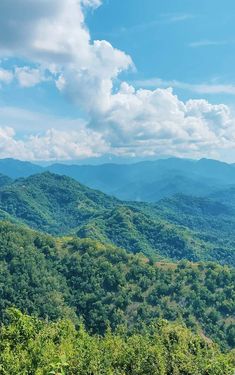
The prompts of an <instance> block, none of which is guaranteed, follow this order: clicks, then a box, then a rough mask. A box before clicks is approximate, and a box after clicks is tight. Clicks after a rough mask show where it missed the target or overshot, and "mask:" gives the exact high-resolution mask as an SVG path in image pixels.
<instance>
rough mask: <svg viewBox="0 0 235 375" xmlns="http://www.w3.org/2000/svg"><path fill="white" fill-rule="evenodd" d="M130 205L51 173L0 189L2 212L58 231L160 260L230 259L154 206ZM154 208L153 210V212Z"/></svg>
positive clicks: (12, 218) (6, 216) (5, 216)
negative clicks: (173, 221) (171, 221)
mask: <svg viewBox="0 0 235 375" xmlns="http://www.w3.org/2000/svg"><path fill="white" fill-rule="evenodd" d="M142 208H143V207H142V206H141V207H137V205H136V207H134V206H133V204H128V206H127V205H126V204H125V203H123V202H121V201H119V200H117V199H116V198H112V197H110V196H107V195H105V194H103V193H101V192H98V191H96V190H92V189H89V188H87V187H85V186H84V185H81V184H79V183H78V182H77V181H75V180H73V179H71V178H69V177H66V176H59V175H55V174H51V173H48V172H46V173H43V174H39V175H34V176H31V177H28V178H26V179H19V180H16V181H15V182H14V183H11V184H10V185H7V186H5V187H2V188H1V189H0V209H1V211H0V217H1V218H2V219H6V220H10V221H13V222H22V223H24V224H27V225H29V226H30V227H32V228H34V229H37V230H40V231H44V232H47V233H51V234H56V235H63V234H64V235H65V234H77V235H78V236H79V237H83V238H93V239H97V240H99V241H100V242H103V243H110V244H114V245H116V246H119V247H122V248H124V249H126V250H128V251H130V252H133V253H138V252H142V253H144V254H146V255H148V256H151V257H153V258H155V259H156V260H157V259H158V260H160V259H173V260H179V259H184V258H185V259H188V260H191V261H200V260H219V261H220V262H222V263H227V264H233V263H232V261H231V258H232V255H231V254H233V250H231V249H230V248H229V247H228V248H224V249H223V251H222V252H223V256H221V254H220V253H221V251H220V252H219V251H217V250H215V249H216V248H217V243H215V242H208V241H207V242H205V241H204V240H203V239H202V238H201V237H200V235H198V234H196V233H195V232H193V231H192V228H189V229H185V228H182V227H180V226H179V225H176V224H182V223H170V220H169V219H168V217H165V218H164V217H163V216H162V215H161V214H158V212H157V211H156V209H155V207H154V209H153V210H152V208H151V209H150V211H149V212H148V210H147V209H145V210H144V211H143V209H142ZM153 213H154V214H153Z"/></svg>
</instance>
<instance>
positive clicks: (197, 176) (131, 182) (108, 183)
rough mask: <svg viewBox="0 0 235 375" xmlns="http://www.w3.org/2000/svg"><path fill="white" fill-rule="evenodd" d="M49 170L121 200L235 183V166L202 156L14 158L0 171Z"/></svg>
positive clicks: (196, 192)
mask: <svg viewBox="0 0 235 375" xmlns="http://www.w3.org/2000/svg"><path fill="white" fill-rule="evenodd" d="M44 171H49V172H52V173H56V174H60V175H66V176H68V177H72V178H74V179H75V180H77V181H79V182H81V183H83V184H85V185H87V186H88V187H90V188H93V189H98V190H101V191H103V192H104V193H106V194H110V195H113V196H115V197H117V198H119V199H122V200H127V201H128V200H132V201H146V202H156V201H158V200H160V199H162V198H165V197H171V196H173V195H175V194H178V193H181V194H186V195H193V196H207V195H210V194H213V193H215V192H216V191H217V190H223V189H225V188H228V187H232V186H235V165H234V164H227V163H224V162H220V161H216V160H210V159H201V160H198V161H197V160H189V159H178V158H169V159H159V160H156V161H144V162H139V163H135V164H102V165H68V164H52V165H50V166H47V167H42V166H39V165H36V164H32V163H29V162H23V161H19V160H14V159H1V160H0V173H2V174H5V175H7V176H9V177H11V178H14V179H15V178H19V177H28V176H30V175H33V174H37V173H42V172H44Z"/></svg>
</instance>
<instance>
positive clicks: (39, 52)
mask: <svg viewBox="0 0 235 375" xmlns="http://www.w3.org/2000/svg"><path fill="white" fill-rule="evenodd" d="M99 5H100V1H99V0H60V1H58V0H37V1H35V0H14V1H13V0H1V1H0V40H1V43H0V56H1V57H9V56H14V57H22V58H24V59H28V60H29V61H30V63H31V64H30V65H32V64H36V66H38V68H35V69H32V68H27V67H24V68H18V70H17V69H16V76H17V77H18V80H19V82H20V84H21V85H22V86H24V87H29V86H32V85H35V84H37V83H39V82H40V81H41V80H42V79H44V78H43V74H42V73H41V72H44V71H45V70H49V71H50V72H51V75H52V77H54V80H55V83H56V86H57V88H58V89H59V90H60V91H61V92H63V93H65V95H67V97H68V98H70V99H71V100H73V102H74V103H76V104H77V105H78V106H80V107H81V108H82V109H83V110H84V109H85V111H86V113H87V116H88V122H87V124H86V125H85V124H84V123H83V124H81V122H77V121H76V120H69V121H66V119H65V120H60V121H58V123H56V125H55V126H54V124H53V123H52V122H53V121H54V120H53V119H49V118H47V121H44V122H43V121H42V120H43V118H42V117H41V116H40V115H38V114H36V115H35V114H30V113H27V111H26V112H24V111H23V112H21V118H18V120H17V116H16V114H17V110H16V111H15V112H13V113H12V114H10V111H9V109H6V108H5V109H4V108H3V109H0V113H1V110H2V113H5V115H4V116H5V117H2V119H0V124H2V128H1V132H0V156H14V157H19V158H24V159H31V160H35V159H69V158H71V159H74V158H80V157H88V156H94V155H100V154H102V153H107V152H109V153H113V154H115V155H132V156H133V155H156V154H158V155H160V154H168V155H169V154H172V155H181V156H202V155H203V156H205V155H207V156H208V155H212V154H214V153H215V152H216V150H219V149H223V148H227V149H228V148H232V147H233V145H234V142H235V121H234V118H233V117H232V115H231V113H230V111H229V108H228V107H227V106H225V105H223V104H220V105H212V104H210V103H209V102H207V101H205V100H190V101H187V102H186V103H184V102H182V101H181V100H179V98H178V97H177V96H176V95H174V94H173V92H172V90H171V89H165V88H164V89H156V90H155V89H154V90H144V89H138V90H136V89H135V88H134V87H132V86H130V85H128V84H127V83H125V82H122V83H121V84H120V85H119V86H118V80H117V78H118V77H119V74H120V73H121V72H123V71H124V70H126V69H128V68H130V67H132V66H133V63H132V60H131V58H130V56H128V55H127V54H126V53H124V52H122V51H120V50H118V49H115V48H114V47H113V46H112V45H111V44H110V43H108V42H107V41H104V40H102V41H100V40H99V41H92V40H91V37H90V34H89V31H88V30H87V28H86V25H85V20H84V14H83V7H85V6H92V7H97V6H99ZM184 19H186V18H185V17H183V18H182V17H181V18H180V19H173V20H172V21H174V22H176V21H181V20H184ZM19 69H20V70H19ZM171 83H173V84H172V86H175V87H177V85H178V87H179V86H181V87H183V86H184V87H185V88H187V89H190V88H191V89H194V90H198V92H200V93H203V92H205V91H207V92H208V90H212V91H213V90H214V91H216V92H221V91H223V92H225V91H229V92H230V93H234V87H233V86H222V85H214V86H213V87H212V86H210V87H208V85H196V86H195V85H193V86H194V87H192V85H188V84H185V83H182V82H177V81H173V82H171ZM4 111H5V112H4ZM7 113H8V117H7ZM24 116H25V119H24V120H23V118H24ZM30 116H31V117H30ZM35 116H36V125H35V121H34V119H35ZM3 118H4V123H3ZM45 120H46V119H45ZM40 124H41V125H40ZM42 124H46V125H42ZM6 126H7V127H6ZM30 126H32V128H30ZM40 126H46V129H44V130H43V131H42V130H41V131H39V130H40ZM59 127H60V129H59ZM13 128H14V129H17V128H18V129H19V131H20V132H24V133H27V134H26V136H25V138H23V137H22V136H21V139H19V138H18V137H17V135H16V134H14V132H13ZM33 129H34V132H33ZM36 129H37V131H36ZM30 132H32V133H33V134H31V135H30Z"/></svg>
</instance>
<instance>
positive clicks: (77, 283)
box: [0, 222, 235, 348]
mask: <svg viewBox="0 0 235 375" xmlns="http://www.w3.org/2000/svg"><path fill="white" fill-rule="evenodd" d="M0 269H1V272H0V285H1V289H0V296H1V298H0V322H3V321H4V319H5V315H4V314H5V309H6V308H8V307H10V306H14V307H17V308H18V309H20V310H21V311H23V312H25V313H30V314H32V315H36V316H38V317H40V318H46V319H47V320H48V319H49V320H57V319H60V318H70V319H72V320H73V321H74V322H75V323H78V320H79V319H80V318H81V317H82V318H83V322H84V324H85V326H86V328H87V329H88V330H89V331H90V332H93V333H97V332H98V333H101V334H103V333H104V332H105V330H106V328H107V327H108V326H109V327H110V328H111V330H115V328H116V327H117V326H119V325H120V324H121V325H125V326H126V327H127V328H128V330H129V332H131V331H132V330H133V329H135V328H138V329H139V330H140V329H141V327H143V328H144V327H145V326H146V325H148V326H151V323H154V322H155V321H156V320H157V319H159V318H161V319H162V318H163V319H167V320H169V321H176V320H177V321H184V323H185V324H186V325H187V326H188V327H190V328H191V329H193V330H194V331H196V332H198V333H200V334H201V335H203V337H205V336H206V337H209V338H211V339H213V340H215V341H216V342H218V343H219V345H220V346H221V347H223V348H229V347H233V346H234V344H235V342H234V335H233V333H234V317H233V311H234V298H233V297H234V292H235V291H234V286H235V272H234V268H230V267H227V266H219V265H216V264H214V263H208V264H204V263H199V264H194V263H190V262H185V261H184V262H180V263H178V264H177V263H174V264H172V263H163V262H161V263H156V264H154V263H151V262H150V263H149V262H148V259H146V258H145V257H143V256H140V255H138V256H136V255H131V254H128V253H127V252H125V251H124V250H121V249H119V248H117V247H114V246H112V245H107V244H102V243H100V242H97V241H92V240H89V239H79V238H72V237H69V238H68V237H66V238H63V237H60V238H53V237H51V236H49V235H45V234H42V233H39V232H37V231H33V230H30V229H27V228H23V227H21V226H19V225H13V224H9V223H4V222H0ZM25 328H26V326H23V327H22V335H23V332H24V329H25ZM22 335H21V336H22ZM22 337H24V336H22ZM1 343H2V340H1ZM1 343H0V345H1Z"/></svg>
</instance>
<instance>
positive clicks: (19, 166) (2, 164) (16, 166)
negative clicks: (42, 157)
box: [0, 158, 43, 179]
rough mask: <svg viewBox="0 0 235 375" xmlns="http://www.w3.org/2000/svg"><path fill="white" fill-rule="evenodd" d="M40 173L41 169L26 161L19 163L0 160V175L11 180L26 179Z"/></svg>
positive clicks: (10, 160)
mask: <svg viewBox="0 0 235 375" xmlns="http://www.w3.org/2000/svg"><path fill="white" fill-rule="evenodd" d="M42 171H43V168H42V167H40V166H39V165H36V164H32V163H30V162H27V161H20V160H16V159H11V158H7V159H0V173H2V174H4V175H6V176H9V177H11V178H13V179H15V178H19V177H27V176H30V175H32V174H35V173H40V172H42Z"/></svg>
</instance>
